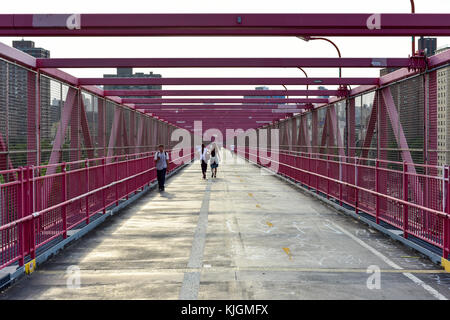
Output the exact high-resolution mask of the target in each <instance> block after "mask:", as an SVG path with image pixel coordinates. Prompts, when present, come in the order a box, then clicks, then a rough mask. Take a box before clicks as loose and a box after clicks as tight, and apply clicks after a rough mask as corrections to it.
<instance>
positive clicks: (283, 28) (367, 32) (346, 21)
mask: <svg viewBox="0 0 450 320" xmlns="http://www.w3.org/2000/svg"><path fill="white" fill-rule="evenodd" d="M374 14H375V13H353V14H346V13H341V14H339V13H338V14H333V13H327V14H324V13H303V14H233V13H231V14H211V13H207V14H79V15H76V16H74V15H71V14H50V15H49V14H3V15H0V36H356V37H357V36H412V35H416V36H421V35H423V36H449V35H450V30H449V22H448V21H449V20H450V15H449V14H442V13H441V14H427V13H425V14H424V13H415V14H409V13H404V14H395V13H393V14H392V13H388V14H385V13H383V14H381V13H380V14H377V15H376V16H375V17H374ZM373 18H378V21H379V22H380V26H379V27H376V26H375V27H371V28H370V27H368V25H369V26H370V22H371V21H372V19H373ZM68 21H69V22H75V23H74V24H73V27H71V28H68V27H67V26H68V23H67V22H68ZM368 22H369V23H368ZM69 24H70V23H69Z"/></svg>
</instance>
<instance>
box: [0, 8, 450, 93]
mask: <svg viewBox="0 0 450 320" xmlns="http://www.w3.org/2000/svg"><path fill="white" fill-rule="evenodd" d="M415 3H416V12H417V13H449V12H450V0H416V1H415ZM410 10H411V7H410V1H409V0H377V1H364V0H359V1H358V0H340V1H336V0H317V1H309V0H308V1H301V0H276V1H275V0H226V1H217V0H164V1H163V0H159V1H153V0H151V1H137V0H126V1H101V0H97V1H93V0H77V1H46V0H39V1H36V0H33V1H31V0H20V1H6V0H3V1H2V8H1V11H2V13H408V12H410ZM27 39H32V40H34V41H35V42H36V45H37V46H39V47H44V48H46V49H48V50H50V51H51V56H52V57H53V58H60V57H70V58H75V57H92V58H94V57H98V58H102V57H336V56H337V53H336V50H335V48H334V47H332V46H331V45H330V44H329V43H327V42H325V41H312V42H304V41H302V40H299V39H297V38H295V37H245V38H242V37H234V38H232V37H207V38H205V37H198V38H195V37H167V38H163V37H136V38H135V37H117V38H112V37H106V38H89V37H86V38H47V37H37V38H27ZM330 39H332V40H333V41H334V42H335V43H336V44H337V45H338V46H339V48H340V50H341V52H342V56H343V57H407V56H408V55H409V54H410V53H411V38H409V37H403V38H382V37H380V38H347V37H339V38H330ZM12 40H15V39H13V38H2V37H0V41H1V42H3V43H6V44H8V45H11V43H12ZM446 44H450V38H448V37H442V38H438V47H441V46H443V45H446ZM65 71H67V72H69V73H71V74H73V75H75V76H77V77H99V76H100V77H101V76H102V75H103V74H104V73H115V70H114V69H86V70H85V69H65ZM136 71H144V72H148V71H150V69H136ZM151 71H153V72H155V73H160V74H162V75H163V76H164V77H179V76H183V77H233V76H235V77H303V74H302V73H301V71H300V70H298V69H295V68H290V69H289V68H284V69H283V68H280V69H276V68H273V69H272V68H271V69H267V68H260V69H151ZM306 71H307V72H308V75H309V76H310V77H320V76H337V75H338V71H337V70H334V69H312V68H309V69H306ZM378 75H379V70H378V69H345V70H343V76H344V77H350V76H363V77H373V76H378ZM164 88H165V89H174V88H178V89H181V87H180V86H178V87H170V86H165V87H164ZM183 88H189V87H183ZM196 88H208V87H205V86H203V87H199V86H197V87H196ZM227 88H233V87H227ZM239 88H241V89H246V88H249V87H245V86H240V87H239ZM271 88H272V89H282V87H277V86H272V87H271ZM289 88H290V89H296V88H301V87H296V86H290V87H289ZM329 88H332V87H331V86H330V87H329Z"/></svg>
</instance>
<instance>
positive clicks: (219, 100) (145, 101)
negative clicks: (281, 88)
mask: <svg viewBox="0 0 450 320" xmlns="http://www.w3.org/2000/svg"><path fill="white" fill-rule="evenodd" d="M122 103H134V104H162V103H208V104H211V103H244V104H248V103H255V104H261V103H273V104H282V103H328V99H327V98H309V99H303V98H299V99H276V98H270V99H269V98H267V99H262V98H248V99H232V98H228V99H222V98H191V99H189V98H172V99H159V98H122ZM136 108H138V106H136Z"/></svg>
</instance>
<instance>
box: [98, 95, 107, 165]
mask: <svg viewBox="0 0 450 320" xmlns="http://www.w3.org/2000/svg"><path fill="white" fill-rule="evenodd" d="M97 105H98V123H97V126H98V127H97V128H98V129H97V132H98V156H99V157H104V156H105V155H107V152H106V150H105V147H106V144H105V138H106V137H105V135H106V132H105V123H106V103H105V100H104V99H101V98H98V100H97Z"/></svg>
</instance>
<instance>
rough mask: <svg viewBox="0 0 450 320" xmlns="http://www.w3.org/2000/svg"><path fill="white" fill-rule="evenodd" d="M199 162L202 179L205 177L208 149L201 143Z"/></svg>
mask: <svg viewBox="0 0 450 320" xmlns="http://www.w3.org/2000/svg"><path fill="white" fill-rule="evenodd" d="M199 153H200V164H201V166H202V174H203V179H206V170H207V169H208V149H207V148H206V147H205V145H204V144H202V148H201V149H200V150H199Z"/></svg>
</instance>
